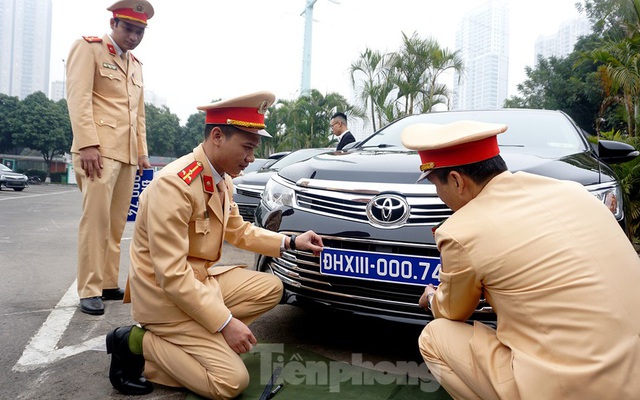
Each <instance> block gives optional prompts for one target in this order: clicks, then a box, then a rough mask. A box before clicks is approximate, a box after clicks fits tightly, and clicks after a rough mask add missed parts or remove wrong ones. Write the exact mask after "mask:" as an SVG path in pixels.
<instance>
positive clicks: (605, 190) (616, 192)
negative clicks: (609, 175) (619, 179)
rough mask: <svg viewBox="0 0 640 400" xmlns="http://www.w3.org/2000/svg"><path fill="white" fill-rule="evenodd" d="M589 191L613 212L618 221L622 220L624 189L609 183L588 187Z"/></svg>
mask: <svg viewBox="0 0 640 400" xmlns="http://www.w3.org/2000/svg"><path fill="white" fill-rule="evenodd" d="M587 189H588V190H589V192H591V194H593V195H594V196H596V197H597V198H598V199H600V201H602V202H603V203H604V205H605V206H607V208H609V210H611V212H612V213H613V215H614V216H615V217H616V219H617V220H621V219H622V216H623V208H622V188H621V187H620V185H618V184H615V183H607V184H604V185H593V186H588V187H587Z"/></svg>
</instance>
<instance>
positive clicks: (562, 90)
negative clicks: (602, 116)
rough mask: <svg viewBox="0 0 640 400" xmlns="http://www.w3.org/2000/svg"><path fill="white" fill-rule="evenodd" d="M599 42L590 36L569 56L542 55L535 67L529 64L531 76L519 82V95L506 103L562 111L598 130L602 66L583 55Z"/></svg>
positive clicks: (528, 69)
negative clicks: (599, 73)
mask: <svg viewBox="0 0 640 400" xmlns="http://www.w3.org/2000/svg"><path fill="white" fill-rule="evenodd" d="M597 44H598V38H597V37H595V36H588V37H585V38H582V39H580V40H579V41H578V43H577V44H576V47H575V49H576V50H575V51H574V52H572V53H571V54H569V55H568V56H567V57H563V58H557V57H550V58H548V59H545V58H542V57H539V58H538V61H537V63H536V66H535V68H531V67H526V69H525V72H526V75H527V79H526V80H525V81H524V82H522V83H520V84H518V85H517V89H518V93H519V95H518V96H512V97H510V98H509V99H507V100H506V101H505V103H504V106H505V107H508V108H538V109H550V110H562V111H564V112H566V113H567V114H568V115H570V116H571V117H572V118H573V119H574V120H575V121H576V122H577V123H578V125H580V126H581V127H583V128H584V129H587V130H593V129H594V128H596V129H597V126H596V125H597V123H598V120H597V115H598V112H599V109H600V107H601V103H602V96H603V93H602V89H601V87H600V85H599V80H600V78H599V75H598V73H597V69H598V66H597V65H595V64H593V63H585V62H583V61H582V60H583V58H582V56H581V54H582V53H584V52H587V51H589V50H590V49H593V48H595V46H597Z"/></svg>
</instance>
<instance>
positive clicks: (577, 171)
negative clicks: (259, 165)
mask: <svg viewBox="0 0 640 400" xmlns="http://www.w3.org/2000/svg"><path fill="white" fill-rule="evenodd" d="M501 155H502V157H503V158H504V160H505V162H506V163H507V166H508V167H509V170H510V171H512V172H516V171H525V172H529V173H533V174H537V175H543V176H548V177H552V178H556V179H566V180H572V181H575V182H579V183H581V184H583V185H585V186H586V185H592V184H598V183H604V182H609V181H613V180H614V174H613V172H612V171H611V169H610V168H609V167H608V166H607V165H605V164H602V163H599V162H598V161H597V160H595V159H594V158H593V157H592V155H591V154H589V153H587V152H582V153H576V154H572V155H568V156H564V157H562V158H553V159H550V158H543V157H540V156H537V155H531V154H522V153H516V152H514V151H513V149H505V150H504V151H502V152H501ZM420 164H421V162H420V157H419V156H418V154H417V153H416V152H415V151H398V150H381V149H375V150H370V149H361V150H356V151H352V152H349V153H339V152H336V153H327V154H322V155H319V156H316V157H314V158H311V159H309V160H306V161H303V162H300V163H297V164H294V165H291V166H289V167H285V168H283V169H282V170H280V171H279V172H278V174H279V175H280V176H282V177H283V178H285V179H288V180H290V181H293V182H297V181H298V180H299V179H303V178H307V179H308V178H311V179H322V180H339V181H352V182H388V183H396V184H397V183H407V184H412V183H415V182H416V180H417V179H418V177H419V176H420V170H419V166H420Z"/></svg>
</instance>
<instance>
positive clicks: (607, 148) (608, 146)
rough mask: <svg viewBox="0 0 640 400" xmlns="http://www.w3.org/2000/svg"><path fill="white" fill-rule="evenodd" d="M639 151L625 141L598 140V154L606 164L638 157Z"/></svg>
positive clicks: (619, 162)
mask: <svg viewBox="0 0 640 400" xmlns="http://www.w3.org/2000/svg"><path fill="white" fill-rule="evenodd" d="M638 155H640V152H638V150H636V149H635V147H633V146H631V145H630V144H627V143H622V142H616V141H615V140H600V141H598V156H599V157H600V159H601V160H602V161H604V162H606V163H607V164H621V163H624V162H627V161H631V160H633V159H634V158H636V157H638Z"/></svg>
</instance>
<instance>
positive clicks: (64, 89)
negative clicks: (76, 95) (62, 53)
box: [62, 58, 67, 100]
mask: <svg viewBox="0 0 640 400" xmlns="http://www.w3.org/2000/svg"><path fill="white" fill-rule="evenodd" d="M66 79H67V62H66V61H65V60H64V58H63V59H62V98H63V99H65V100H66V99H67V95H66V93H67V81H66Z"/></svg>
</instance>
